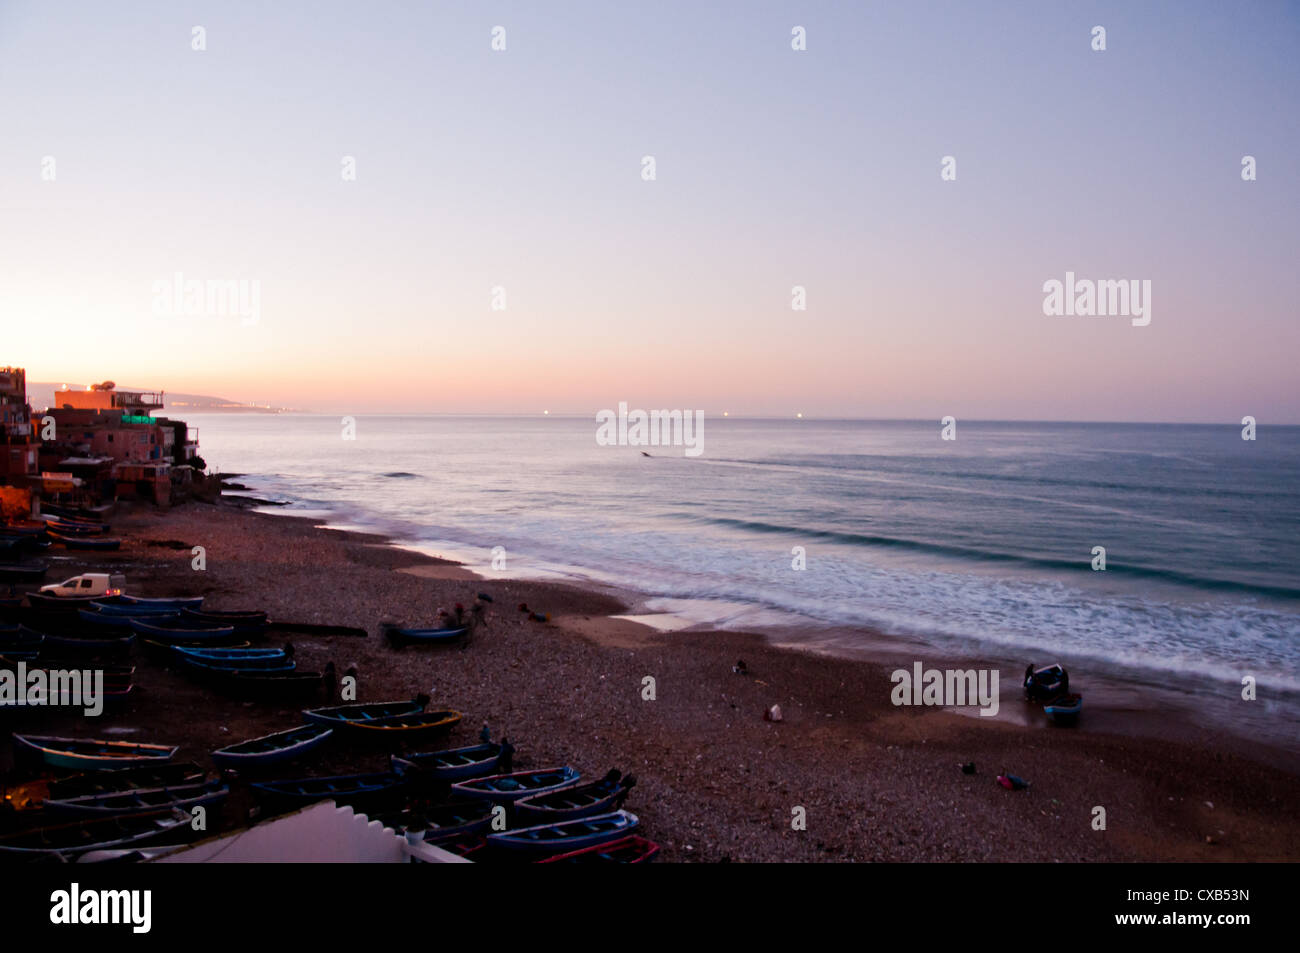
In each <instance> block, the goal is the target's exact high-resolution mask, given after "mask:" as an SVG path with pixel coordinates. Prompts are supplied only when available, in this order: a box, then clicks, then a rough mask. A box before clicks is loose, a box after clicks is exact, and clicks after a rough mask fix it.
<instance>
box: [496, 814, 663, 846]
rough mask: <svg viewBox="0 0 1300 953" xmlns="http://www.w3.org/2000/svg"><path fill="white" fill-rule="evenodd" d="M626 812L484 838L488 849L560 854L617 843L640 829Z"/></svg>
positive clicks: (635, 818) (631, 815)
mask: <svg viewBox="0 0 1300 953" xmlns="http://www.w3.org/2000/svg"><path fill="white" fill-rule="evenodd" d="M640 823H641V822H640V821H639V820H638V819H637V816H636V815H635V814H633V813H631V812H630V811H613V812H611V813H609V814H596V815H594V816H592V817H584V818H580V819H578V820H573V821H560V822H559V823H557V824H539V825H537V826H535V827H521V828H517V829H515V830H509V831H499V832H497V833H495V834H489V835H487V841H488V847H489V848H491V849H493V850H510V851H517V852H525V853H530V854H564V853H569V852H571V851H575V850H581V849H583V848H586V847H594V846H596V845H598V844H606V843H609V842H610V841H616V840H620V839H621V838H623V837H626V836H627V835H628V834H631V833H632V832H633V831H634V830H636V829H637V827H639V826H640Z"/></svg>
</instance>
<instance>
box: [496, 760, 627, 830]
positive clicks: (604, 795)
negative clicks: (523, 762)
mask: <svg viewBox="0 0 1300 953" xmlns="http://www.w3.org/2000/svg"><path fill="white" fill-rule="evenodd" d="M635 784H636V778H635V777H633V776H632V775H628V776H627V777H623V776H622V775H620V774H619V772H618V771H614V770H611V771H610V772H609V773H608V774H607V775H605V776H604V777H603V778H601V779H600V780H599V781H593V782H591V783H590V784H575V785H572V786H570V787H567V788H561V789H560V790H558V791H551V792H550V793H548V794H532V795H529V796H528V797H524V798H520V799H519V800H518V801H515V818H516V819H517V820H518V821H519V822H520V823H521V824H553V823H556V822H558V821H572V820H576V819H577V818H580V817H590V816H592V815H593V814H608V813H609V812H611V811H617V810H618V809H619V808H620V807H622V806H623V802H624V801H625V800H626V799H627V796H628V793H629V792H630V791H631V790H632V786H633V785H635Z"/></svg>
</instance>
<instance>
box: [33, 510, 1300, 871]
mask: <svg viewBox="0 0 1300 953" xmlns="http://www.w3.org/2000/svg"><path fill="white" fill-rule="evenodd" d="M285 517H289V518H288V519H286V518H285ZM114 523H115V528H117V529H120V530H121V531H122V535H123V536H124V539H125V541H124V545H123V549H122V551H121V552H120V553H118V554H112V555H110V556H108V557H105V558H96V559H94V560H93V565H94V566H96V567H99V566H105V565H108V566H111V567H112V568H113V571H122V572H125V573H126V574H127V578H128V585H129V586H130V587H131V588H132V589H134V590H135V591H137V592H139V593H141V594H146V595H168V594H180V593H196V594H197V593H202V594H204V595H205V596H207V597H208V598H209V599H210V605H211V607H212V608H253V607H258V608H265V609H267V610H269V611H270V612H271V614H272V616H279V617H289V618H294V619H301V620H304V621H314V622H338V623H344V624H350V625H362V626H364V627H365V628H366V629H367V630H368V631H369V632H370V633H371V635H370V637H369V638H367V639H366V640H364V641H362V640H359V639H349V640H343V639H336V640H328V639H311V638H303V639H298V638H295V639H294V642H295V646H296V647H297V648H298V649H299V652H300V658H301V659H302V660H303V663H304V667H305V668H316V667H317V666H318V665H319V664H323V662H324V660H326V659H327V658H329V659H333V660H335V661H336V664H338V666H339V668H340V670H341V669H343V668H346V667H347V665H349V664H354V663H355V664H357V666H358V669H359V672H360V679H361V680H360V689H359V693H358V694H359V697H360V699H362V700H382V699H385V698H399V697H409V695H410V694H413V693H414V691H415V690H418V689H423V690H425V691H430V689H432V691H430V694H431V695H433V698H434V702H433V704H434V705H443V706H450V707H454V708H457V709H458V710H461V711H463V712H465V713H466V718H465V720H464V722H463V723H462V724H461V726H460V727H459V728H458V729H457V732H456V733H455V734H454V735H453V736H452V738H451V739H449V741H448V744H449V745H450V744H463V743H469V740H470V739H471V738H472V737H473V735H474V734H475V733H476V732H477V727H478V725H479V724H480V723H482V722H483V721H485V720H486V721H488V722H489V723H490V724H491V725H492V727H493V731H494V733H499V732H500V731H501V730H506V731H508V732H509V734H510V737H511V740H512V742H514V744H515V745H516V747H517V748H518V757H517V759H516V760H517V763H518V764H519V766H520V767H540V766H544V765H545V764H554V763H572V764H574V765H575V766H576V767H578V768H579V769H580V770H581V771H582V773H583V775H584V777H599V776H600V775H601V774H603V773H604V771H605V770H607V769H608V768H610V767H618V768H619V769H621V770H623V771H626V772H630V773H633V774H636V775H637V777H638V780H639V783H638V785H637V787H636V788H635V789H634V790H633V794H632V796H631V798H629V801H628V804H627V807H628V809H629V810H632V811H633V812H634V813H636V814H638V815H639V816H640V817H641V819H642V825H643V833H644V834H645V835H646V836H648V837H650V838H651V839H653V840H656V841H658V842H659V843H661V844H662V845H663V848H664V853H663V858H664V859H665V860H705V861H722V860H735V861H771V860H827V859H838V860H860V861H861V860H1035V861H1051V860H1061V861H1072V860H1089V861H1093V860H1120V861H1133V860H1155V861H1176V860H1294V859H1296V858H1297V856H1300V808H1298V807H1297V805H1296V798H1295V796H1294V795H1295V791H1296V789H1297V765H1296V759H1295V757H1294V754H1293V753H1291V752H1287V751H1285V750H1284V749H1277V748H1273V747H1270V746H1267V745H1262V744H1259V743H1257V742H1254V743H1243V742H1241V741H1239V740H1237V739H1235V738H1231V737H1229V736H1226V735H1223V734H1221V733H1218V734H1216V733H1210V732H1206V731H1203V730H1199V729H1196V728H1192V727H1188V726H1185V725H1181V724H1168V723H1162V719H1161V717H1160V716H1159V713H1158V712H1156V713H1152V712H1145V713H1142V712H1139V713H1137V714H1134V713H1132V712H1129V713H1128V714H1125V712H1124V710H1123V709H1122V708H1121V709H1117V711H1116V713H1115V714H1114V716H1113V719H1112V718H1111V717H1108V716H1107V717H1103V715H1102V714H1097V715H1094V717H1092V718H1089V715H1090V714H1091V710H1089V711H1086V712H1085V715H1084V720H1083V721H1082V722H1081V724H1080V725H1079V726H1078V727H1076V728H1059V727H1055V726H1051V725H1049V724H1047V723H1046V719H1045V718H1044V716H1043V715H1042V713H1041V711H1036V710H1034V709H1028V706H1026V705H1025V703H1024V702H1023V701H1020V700H1019V681H1018V677H1017V678H1016V679H1014V684H1009V682H1012V681H1013V680H1012V679H1008V678H1005V677H1004V678H1003V681H1002V686H1001V688H1002V701H1001V713H1000V716H999V717H997V718H980V717H968V716H967V715H966V714H963V713H957V712H953V711H950V710H945V709H939V708H910V707H903V708H896V707H894V706H893V705H892V704H891V703H890V701H889V692H890V689H891V688H892V685H891V683H890V682H889V678H888V675H889V670H890V668H891V667H894V666H891V665H890V663H889V661H888V657H887V656H882V657H881V658H878V659H875V660H866V659H853V658H842V657H838V656H828V655H825V654H822V653H818V652H810V651H808V650H807V648H806V647H803V646H797V647H793V648H792V647H788V646H786V645H783V644H779V643H775V642H774V641H773V639H772V637H771V636H770V634H760V633H744V632H733V631H730V630H721V631H709V630H700V629H689V630H676V631H659V630H656V629H654V628H653V627H651V626H648V625H645V624H643V623H641V622H638V621H635V620H629V619H625V618H614V617H617V616H623V615H626V614H627V613H628V611H629V609H630V608H632V607H631V606H629V605H627V604H626V602H625V600H622V599H620V598H618V597H616V596H615V595H612V594H609V593H602V592H596V591H589V590H586V589H584V588H582V587H578V586H575V585H573V584H570V583H559V582H554V581H534V580H525V579H505V580H497V579H491V578H484V577H481V576H479V575H478V574H476V573H473V572H472V571H470V570H468V569H465V567H463V566H460V565H459V564H457V563H454V562H451V561H448V560H442V559H438V558H436V557H432V556H428V555H424V554H421V553H418V552H415V551H413V550H409V549H407V548H404V547H402V546H401V545H400V544H398V545H394V544H393V543H392V542H391V541H390V540H387V539H386V538H385V537H382V536H379V535H376V534H360V533H356V532H352V531H345V530H338V529H324V528H318V527H317V526H316V525H315V521H313V520H312V519H310V518H305V517H299V516H294V515H292V514H289V513H259V512H255V511H251V510H248V509H244V508H241V507H240V506H239V505H237V504H228V505H219V506H206V505H191V506H185V507H178V508H176V509H174V510H171V511H169V512H159V511H152V510H137V511H134V512H128V513H124V514H123V515H122V516H120V517H118V518H117V519H116V520H114ZM177 542H181V543H185V544H186V546H185V548H184V549H181V548H178V547H175V546H174V545H173V544H174V543H177ZM151 543H152V544H153V545H150V544H151ZM191 545H204V546H205V547H206V548H207V558H208V569H207V570H206V571H205V572H204V573H202V574H199V573H196V572H194V571H193V570H191V568H190V559H191V557H190V554H189V547H190V546H191ZM91 562H92V561H86V560H80V559H78V560H69V561H68V562H67V564H66V565H67V566H68V568H69V571H68V572H67V573H66V575H72V574H73V573H74V572H77V571H82V570H81V569H80V568H74V567H75V566H78V565H81V564H86V565H90V564H91ZM412 570H415V571H412ZM61 571H62V570H60V569H55V568H54V567H52V569H51V574H50V577H49V578H50V579H51V580H53V579H54V578H55V576H57V575H58V574H59V573H60V572H61ZM478 592H486V593H488V594H489V595H490V596H491V597H492V599H493V602H492V603H491V604H490V605H489V606H488V609H489V612H488V625H487V626H486V628H484V629H482V630H481V631H480V633H479V634H478V635H477V636H476V638H475V640H474V642H473V643H472V644H471V645H470V646H469V647H468V648H467V649H466V650H465V651H454V650H453V651H447V650H442V651H439V650H423V649H406V650H401V651H395V650H392V649H390V648H389V647H388V646H387V645H386V644H385V643H383V642H381V641H380V640H379V638H378V637H377V636H376V635H375V632H376V630H377V625H378V623H379V622H380V621H384V620H391V621H402V622H406V623H408V624H427V623H429V622H431V621H432V620H433V619H434V617H435V610H436V608H437V607H438V606H445V607H447V608H451V606H452V605H454V604H455V603H456V602H461V603H464V604H465V605H466V606H468V605H470V604H471V603H472V602H473V600H474V598H475V596H476V595H477V593H478ZM520 602H524V603H527V604H528V605H529V607H530V608H533V609H536V610H537V611H539V612H547V613H549V614H550V616H551V618H550V621H549V622H546V623H539V622H533V621H529V620H527V619H526V618H525V617H524V614H523V613H521V612H519V611H518V610H517V609H516V605H517V604H518V603H520ZM882 638H883V639H885V640H886V641H887V643H888V637H886V636H883V634H882ZM888 644H894V646H895V648H896V649H897V648H898V646H897V645H896V643H888ZM905 648H907V649H912V648H913V647H912V646H906V647H905ZM899 656H900V657H902V656H907V657H909V658H911V659H915V658H923V659H925V664H926V666H927V667H939V668H943V667H950V666H951V667H964V666H961V662H963V661H969V660H959V659H955V658H953V659H947V658H945V657H944V656H942V655H938V654H935V655H930V656H925V655H920V656H918V655H917V654H916V653H915V651H913V652H912V654H911V655H910V656H908V653H907V652H906V651H900V652H899ZM737 658H744V659H745V660H746V662H747V663H748V667H749V670H750V672H751V674H750V675H749V676H747V677H746V676H739V675H735V674H733V673H732V671H731V667H732V665H733V664H734V663H735V661H736V659H737ZM977 661H978V660H977ZM1036 661H1039V660H1036ZM1041 661H1042V662H1046V661H1049V660H1047V659H1044V660H1041ZM909 664H910V663H909ZM1006 674H1007V673H1006V671H1005V670H1004V671H1003V675H1004V676H1005V675H1006ZM647 675H649V676H651V677H653V678H655V680H656V690H657V692H656V698H655V700H654V701H645V700H643V699H642V686H643V681H642V680H643V679H644V678H645V677H646V676H647ZM1076 680H1077V682H1076V684H1078V687H1079V688H1080V690H1082V691H1084V692H1085V693H1089V694H1090V697H1091V693H1093V692H1095V691H1096V690H1097V687H1098V686H1097V685H1095V684H1094V679H1093V678H1092V677H1090V676H1083V674H1082V673H1076ZM137 682H138V683H139V685H140V690H139V692H138V693H137V696H136V697H135V698H134V699H133V700H132V702H131V703H129V704H128V706H127V707H126V709H125V710H124V711H122V712H121V713H120V714H114V715H109V716H106V720H107V721H109V722H110V723H111V724H112V725H113V726H115V727H120V728H126V729H130V728H135V729H136V730H138V731H139V732H140V737H141V738H142V739H143V738H144V735H145V734H153V735H156V737H157V738H159V739H162V740H166V741H168V742H170V743H180V744H182V752H181V755H180V757H182V758H185V759H188V760H196V761H199V762H200V763H201V764H207V763H208V762H207V758H206V754H207V752H208V751H210V750H212V749H213V748H216V747H220V746H221V745H223V744H228V743H230V742H231V741H234V740H238V739H240V738H246V737H253V736H254V735H257V734H263V733H266V732H267V731H273V730H278V729H281V728H285V727H289V726H291V725H292V724H294V723H296V722H297V720H298V716H297V709H296V708H294V707H293V706H291V705H278V704H269V705H258V706H252V707H251V708H250V706H248V705H243V704H241V703H239V702H235V701H230V700H227V699H225V698H222V697H221V696H217V695H214V694H213V693H210V692H207V691H205V690H204V689H202V688H201V687H199V686H196V685H194V684H192V683H190V682H188V681H186V680H185V679H183V678H181V677H180V676H179V675H176V674H174V673H171V672H169V671H166V670H161V669H159V668H158V667H157V666H156V664H155V663H149V662H144V663H143V664H141V665H140V672H139V675H138V676H137ZM771 704H779V705H780V706H781V709H782V712H783V714H784V720H783V721H782V722H779V723H772V722H767V721H764V720H763V717H762V713H763V712H764V710H766V709H767V707H769V706H770V705H771ZM1024 709H1028V712H1029V716H1030V717H1027V718H1026V719H1025V721H1027V722H1033V721H1034V716H1035V715H1036V719H1037V722H1036V723H1027V724H1018V723H1016V720H1015V719H1013V718H1010V717H1005V718H1004V717H1001V715H1002V714H1013V713H1016V712H1019V711H1021V710H1024ZM196 712H206V713H207V715H208V717H205V718H195V717H194V715H195V713H196ZM23 720H24V721H25V720H26V719H23ZM51 720H54V719H51ZM57 720H58V721H60V722H63V721H66V722H67V724H68V725H74V726H75V725H76V720H75V719H74V718H72V717H71V716H68V715H65V714H62V713H60V714H59V715H58V716H57ZM1165 722H1167V719H1165ZM19 723H20V722H19V721H18V720H15V725H14V727H15V729H16V730H17V725H18V724H19ZM28 727H30V726H28ZM41 727H42V729H45V728H54V727H63V726H62V725H57V726H56V725H49V724H47V723H46V722H42V723H41ZM1135 728H1136V729H1138V730H1136V731H1135V730H1134V729H1135ZM76 730H77V732H78V733H82V734H90V733H91V732H90V731H89V726H86V725H80V726H77V729H76ZM1148 731H1153V732H1154V734H1148V733H1147V732H1148ZM56 733H57V732H56ZM379 760H380V758H379V756H378V755H376V754H375V753H373V752H364V751H362V752H354V751H342V750H340V751H330V752H329V753H328V754H326V755H322V756H321V757H320V758H319V759H312V760H308V761H304V762H303V763H302V765H301V766H297V765H294V766H290V767H288V768H286V769H285V770H284V771H283V772H282V773H283V774H284V775H285V776H288V775H292V774H303V775H306V774H325V773H331V772H336V773H337V772H341V771H344V770H353V769H356V770H367V769H373V768H374V766H375V765H376V764H377V763H378V761H379ZM971 760H973V761H974V762H975V763H976V766H977V773H976V774H975V775H964V774H963V773H962V772H961V771H960V770H959V769H958V767H957V765H958V764H961V763H965V762H967V761H971ZM1004 771H1005V772H1010V773H1014V774H1017V775H1020V776H1023V777H1025V778H1027V779H1029V780H1030V782H1031V787H1030V788H1029V789H1028V790H1026V791H1014V792H1013V791H1006V790H1004V789H1002V788H1000V787H999V786H997V785H996V784H995V783H994V776H995V775H996V774H998V773H1001V772H1004ZM242 806H243V805H238V804H236V805H234V807H233V809H234V810H236V811H238V810H239V809H240V808H241V807H242ZM1095 806H1104V807H1106V809H1107V813H1108V816H1109V822H1108V829H1107V830H1105V831H1095V830H1093V829H1092V824H1091V820H1092V811H1093V808H1094V807H1095ZM796 807H804V808H805V809H806V810H807V814H808V829H807V830H806V831H796V830H792V829H791V824H790V817H791V812H792V810H793V809H794V808H796Z"/></svg>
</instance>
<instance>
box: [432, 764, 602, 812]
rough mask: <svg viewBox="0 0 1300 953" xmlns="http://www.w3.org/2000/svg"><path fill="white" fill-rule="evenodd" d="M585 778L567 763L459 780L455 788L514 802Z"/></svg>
mask: <svg viewBox="0 0 1300 953" xmlns="http://www.w3.org/2000/svg"><path fill="white" fill-rule="evenodd" d="M581 777H582V775H581V774H579V773H578V770H577V769H576V768H571V767H568V766H567V765H566V766H564V767H559V768H543V769H542V770H540V771H514V772H512V773H510V774H492V775H488V776H487V777H485V778H471V779H469V780H467V781H457V782H456V783H455V784H453V785H452V786H451V789H452V791H453V792H454V793H456V794H460V795H463V796H464V797H478V798H486V799H488V800H489V801H499V802H502V803H511V802H513V801H518V800H519V799H521V798H526V797H528V796H529V795H532V794H546V793H549V792H551V791H558V790H559V789H560V788H564V787H568V786H569V785H570V784H577V783H578V780H579V779H580V778H581Z"/></svg>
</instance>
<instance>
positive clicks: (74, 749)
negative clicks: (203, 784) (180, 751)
mask: <svg viewBox="0 0 1300 953" xmlns="http://www.w3.org/2000/svg"><path fill="white" fill-rule="evenodd" d="M13 737H14V742H15V743H16V744H17V745H18V746H19V749H20V750H26V751H28V752H33V753H35V754H37V755H39V756H40V757H41V759H42V760H43V761H44V762H45V763H46V764H48V765H49V766H50V767H52V768H71V769H72V770H74V771H99V770H103V769H105V768H130V767H137V766H141V765H146V764H158V763H161V762H164V761H170V760H171V759H172V758H173V757H174V756H175V754H176V750H177V746H176V745H153V744H143V743H141V742H138V741H98V740H93V739H89V738H55V737H52V736H49V735H17V734H16V735H14V736H13Z"/></svg>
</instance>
